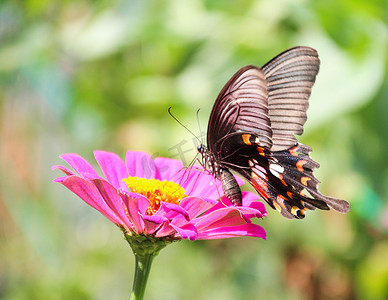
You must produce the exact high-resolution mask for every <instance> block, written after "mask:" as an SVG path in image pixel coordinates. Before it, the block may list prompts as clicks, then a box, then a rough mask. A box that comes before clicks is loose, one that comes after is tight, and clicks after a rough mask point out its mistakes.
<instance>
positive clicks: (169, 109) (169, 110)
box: [168, 106, 201, 143]
mask: <svg viewBox="0 0 388 300" xmlns="http://www.w3.org/2000/svg"><path fill="white" fill-rule="evenodd" d="M171 108H172V107H171V106H170V107H169V108H168V113H169V114H170V116H171V117H172V118H173V119H174V120H175V121H176V122H177V123H178V124H179V125H181V126H182V127H183V128H184V129H186V130H187V131H188V132H190V133H191V134H192V136H193V137H195V138H196V139H197V140H198V142H199V143H201V141H200V139H199V138H198V137H197V136H196V135H195V134H194V133H193V132H192V131H191V130H190V129H189V128H187V127H186V126H185V125H183V124H182V122H180V121H179V120H178V119H177V118H176V117H175V116H174V115H173V114H172V112H171Z"/></svg>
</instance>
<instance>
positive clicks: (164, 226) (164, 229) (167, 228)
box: [155, 223, 176, 237]
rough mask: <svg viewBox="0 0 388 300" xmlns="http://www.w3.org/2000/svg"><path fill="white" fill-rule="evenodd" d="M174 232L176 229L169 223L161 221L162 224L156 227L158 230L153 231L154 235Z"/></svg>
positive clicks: (159, 235)
mask: <svg viewBox="0 0 388 300" xmlns="http://www.w3.org/2000/svg"><path fill="white" fill-rule="evenodd" d="M174 233H176V230H175V229H174V228H172V227H171V225H170V224H169V223H163V224H162V226H160V227H159V228H158V231H157V232H156V233H155V236H156V237H163V236H169V235H172V234H174Z"/></svg>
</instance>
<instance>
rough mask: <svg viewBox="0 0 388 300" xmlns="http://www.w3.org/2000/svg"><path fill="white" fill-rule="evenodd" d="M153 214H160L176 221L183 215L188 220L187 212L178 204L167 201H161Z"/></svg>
mask: <svg viewBox="0 0 388 300" xmlns="http://www.w3.org/2000/svg"><path fill="white" fill-rule="evenodd" d="M155 215H162V216H164V217H166V218H168V219H169V220H172V221H177V219H180V218H181V217H183V218H184V219H186V221H189V220H190V219H189V214H188V213H187V211H186V210H184V209H183V208H182V207H181V206H180V205H177V204H174V203H169V202H161V203H160V207H159V209H158V211H157V212H156V213H155Z"/></svg>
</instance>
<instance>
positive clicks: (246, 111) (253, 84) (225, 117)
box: [207, 66, 272, 156]
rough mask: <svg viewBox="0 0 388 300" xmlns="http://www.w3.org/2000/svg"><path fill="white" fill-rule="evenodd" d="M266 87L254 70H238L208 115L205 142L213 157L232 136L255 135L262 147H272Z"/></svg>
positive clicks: (257, 70) (246, 68)
mask: <svg viewBox="0 0 388 300" xmlns="http://www.w3.org/2000/svg"><path fill="white" fill-rule="evenodd" d="M267 98H268V93H267V84H266V81H265V78H264V74H263V72H262V71H261V70H260V69H259V68H257V67H255V66H246V67H244V68H242V69H240V70H239V71H238V72H237V73H236V74H235V75H234V76H233V77H232V78H231V79H230V80H229V82H228V83H227V84H226V85H225V86H224V88H223V89H222V91H221V92H220V94H219V95H218V97H217V100H216V102H215V104H214V107H213V110H212V112H211V115H210V119H209V125H208V135H207V142H208V147H209V150H210V151H211V152H213V153H214V154H215V155H216V156H217V155H218V152H219V151H220V145H221V143H222V141H224V140H225V139H227V138H228V135H230V134H233V133H235V132H255V133H256V135H257V136H258V137H259V138H260V141H261V143H262V144H263V146H266V147H268V148H270V147H271V146H272V141H271V136H272V129H271V126H270V125H271V124H270V120H269V116H268V102H267Z"/></svg>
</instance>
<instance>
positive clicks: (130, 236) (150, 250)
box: [122, 228, 175, 300]
mask: <svg viewBox="0 0 388 300" xmlns="http://www.w3.org/2000/svg"><path fill="white" fill-rule="evenodd" d="M122 230H123V232H124V238H125V239H126V240H127V242H128V243H129V245H130V246H131V248H132V251H133V254H135V260H136V266H135V278H134V280H133V287H132V293H131V297H130V298H129V299H130V300H143V297H144V292H145V288H146V285H147V279H148V275H149V274H150V270H151V265H152V261H153V259H154V257H155V256H157V255H158V253H159V251H160V250H162V249H163V248H164V247H166V246H167V245H168V244H171V243H172V242H174V241H175V240H173V239H171V238H169V237H163V238H155V237H153V236H149V235H142V234H134V233H131V232H127V231H125V229H124V228H122Z"/></svg>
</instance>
